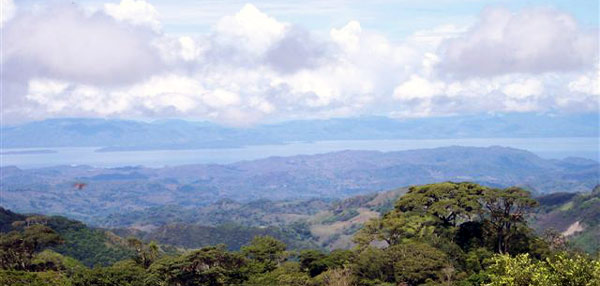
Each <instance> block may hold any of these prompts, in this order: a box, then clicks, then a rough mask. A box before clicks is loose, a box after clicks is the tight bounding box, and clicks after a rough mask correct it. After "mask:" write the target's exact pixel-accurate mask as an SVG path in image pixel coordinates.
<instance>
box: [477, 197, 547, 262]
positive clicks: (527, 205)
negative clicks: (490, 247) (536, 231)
mask: <svg viewBox="0 0 600 286" xmlns="http://www.w3.org/2000/svg"><path fill="white" fill-rule="evenodd" d="M482 199H483V204H484V207H485V209H486V210H487V211H488V214H487V218H486V221H485V223H487V224H488V225H489V227H490V230H491V232H492V235H493V236H494V237H495V249H496V251H497V252H498V253H507V252H508V251H509V250H510V241H511V238H512V237H513V236H514V235H515V234H517V230H518V229H519V227H525V226H526V221H525V214H526V213H527V212H528V211H529V210H530V209H531V208H533V207H535V206H537V205H538V202H537V201H536V200H534V199H532V198H531V194H530V193H529V192H528V191H526V190H524V189H521V188H518V187H510V188H506V189H488V190H486V192H485V193H484V196H483V197H482Z"/></svg>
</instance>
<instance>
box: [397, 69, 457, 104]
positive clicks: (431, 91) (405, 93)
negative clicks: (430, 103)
mask: <svg viewBox="0 0 600 286" xmlns="http://www.w3.org/2000/svg"><path fill="white" fill-rule="evenodd" d="M444 88H445V85H444V83H442V82H430V81H428V80H427V79H424V78H422V77H420V76H416V75H413V76H411V77H410V79H409V80H408V81H406V82H404V83H402V84H400V85H399V86H398V87H396V89H394V96H395V97H396V98H397V99H400V100H411V99H418V98H431V97H433V96H437V95H440V94H441V93H442V92H444Z"/></svg>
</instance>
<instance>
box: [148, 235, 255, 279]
mask: <svg viewBox="0 0 600 286" xmlns="http://www.w3.org/2000/svg"><path fill="white" fill-rule="evenodd" d="M245 264H246V260H245V259H244V257H243V256H242V255H240V254H238V253H231V252H228V251H227V250H226V249H225V247H224V246H222V245H221V246H216V247H205V248H202V249H200V250H195V251H192V252H189V253H186V254H184V255H182V256H180V257H175V258H164V259H161V260H158V261H157V262H156V263H154V264H152V265H151V266H150V268H149V271H150V272H151V273H152V275H151V276H149V277H148V279H147V282H148V284H149V285H181V286H196V285H198V286H200V285H215V286H216V285H236V284H241V282H242V281H244V280H245V279H246V278H247V277H246V274H247V273H245V271H244V267H245Z"/></svg>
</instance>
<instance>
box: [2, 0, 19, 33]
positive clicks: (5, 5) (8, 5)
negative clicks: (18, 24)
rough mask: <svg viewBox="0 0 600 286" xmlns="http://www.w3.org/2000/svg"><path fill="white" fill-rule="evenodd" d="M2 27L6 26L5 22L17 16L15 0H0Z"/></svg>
mask: <svg viewBox="0 0 600 286" xmlns="http://www.w3.org/2000/svg"><path fill="white" fill-rule="evenodd" d="M0 8H1V9H0V27H2V26H3V25H4V22H7V21H8V20H10V19H12V17H13V16H14V14H15V10H16V7H15V3H14V2H13V0H0Z"/></svg>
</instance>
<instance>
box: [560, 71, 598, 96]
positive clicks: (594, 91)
mask: <svg viewBox="0 0 600 286" xmlns="http://www.w3.org/2000/svg"><path fill="white" fill-rule="evenodd" d="M568 88H569V90H570V91H572V92H580V93H585V94H590V95H600V70H598V71H596V72H592V73H589V74H584V75H581V76H579V77H577V79H575V80H573V81H571V82H569V85H568Z"/></svg>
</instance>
